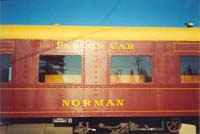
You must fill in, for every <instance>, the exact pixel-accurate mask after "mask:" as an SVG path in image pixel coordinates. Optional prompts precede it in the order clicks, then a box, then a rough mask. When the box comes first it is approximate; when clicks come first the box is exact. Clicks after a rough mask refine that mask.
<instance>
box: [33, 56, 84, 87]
mask: <svg viewBox="0 0 200 134" xmlns="http://www.w3.org/2000/svg"><path fill="white" fill-rule="evenodd" d="M40 56H80V60H81V64H80V65H81V68H80V72H81V73H80V75H81V76H80V77H81V80H80V83H76V82H73V83H71V82H70V83H64V82H63V83H62V82H60V83H59V82H40V81H39V69H40ZM37 57H38V58H37V59H38V64H37V76H36V81H37V83H38V84H39V85H61V86H62V85H82V84H83V83H84V78H83V77H84V74H83V73H84V71H83V70H84V66H83V61H84V60H83V55H81V54H38V56H37Z"/></svg>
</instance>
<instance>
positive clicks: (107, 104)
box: [106, 99, 115, 106]
mask: <svg viewBox="0 0 200 134" xmlns="http://www.w3.org/2000/svg"><path fill="white" fill-rule="evenodd" d="M106 106H115V104H114V103H113V101H112V100H111V99H109V100H108V101H107V102H106Z"/></svg>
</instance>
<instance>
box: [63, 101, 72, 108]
mask: <svg viewBox="0 0 200 134" xmlns="http://www.w3.org/2000/svg"><path fill="white" fill-rule="evenodd" d="M69 102H70V100H62V106H63V107H68V106H69Z"/></svg>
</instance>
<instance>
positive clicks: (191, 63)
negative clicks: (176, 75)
mask: <svg viewBox="0 0 200 134" xmlns="http://www.w3.org/2000/svg"><path fill="white" fill-rule="evenodd" d="M199 63H200V57H199V56H182V57H180V73H181V76H180V77H181V83H200V68H199V67H200V64H199Z"/></svg>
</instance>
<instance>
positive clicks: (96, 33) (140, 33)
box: [0, 25, 200, 41]
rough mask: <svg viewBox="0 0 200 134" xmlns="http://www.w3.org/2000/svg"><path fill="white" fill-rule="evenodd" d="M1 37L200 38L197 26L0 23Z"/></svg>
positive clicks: (89, 38) (66, 38) (70, 38)
mask: <svg viewBox="0 0 200 134" xmlns="http://www.w3.org/2000/svg"><path fill="white" fill-rule="evenodd" d="M0 31H1V32H0V39H51V40H85V39H86V40H173V41H200V28H151V27H149V28H144V27H143V28H142V27H94V26H88V27H87V26H36V25H0Z"/></svg>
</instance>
